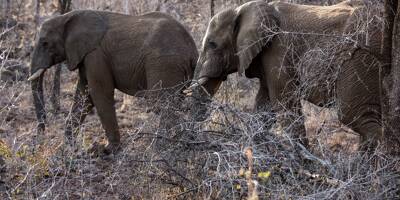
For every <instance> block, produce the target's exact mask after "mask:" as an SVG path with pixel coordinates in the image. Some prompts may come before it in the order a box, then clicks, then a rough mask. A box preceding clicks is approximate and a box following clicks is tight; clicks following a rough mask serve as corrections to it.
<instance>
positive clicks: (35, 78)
mask: <svg viewBox="0 0 400 200" xmlns="http://www.w3.org/2000/svg"><path fill="white" fill-rule="evenodd" d="M51 65H52V58H51V56H49V55H48V54H47V53H45V52H43V51H41V50H40V48H37V47H36V48H35V50H34V52H33V55H32V60H31V76H30V77H29V78H28V81H31V89H32V96H33V104H34V106H35V112H36V118H37V120H38V133H43V132H44V129H45V121H46V111H45V100H44V95H43V78H44V72H45V71H46V69H47V68H48V67H50V66H51Z"/></svg>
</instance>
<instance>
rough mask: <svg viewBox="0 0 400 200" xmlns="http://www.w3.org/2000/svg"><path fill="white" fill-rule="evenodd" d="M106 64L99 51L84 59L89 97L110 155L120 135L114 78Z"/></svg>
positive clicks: (117, 143)
mask: <svg viewBox="0 0 400 200" xmlns="http://www.w3.org/2000/svg"><path fill="white" fill-rule="evenodd" d="M106 63H107V62H106V61H105V59H104V57H103V54H102V53H101V52H99V51H94V52H92V53H91V54H89V55H87V56H86V58H85V68H86V77H87V80H88V85H89V93H90V97H91V98H92V101H93V104H94V106H95V107H96V110H97V113H98V115H99V117H100V121H101V124H102V126H103V128H104V130H105V132H106V136H107V139H108V145H107V149H106V153H111V152H115V151H117V150H118V149H119V145H120V134H119V130H118V123H117V116H116V113H115V107H114V103H115V101H114V88H115V86H114V78H113V73H112V72H111V71H110V68H109V67H108V66H107V64H106Z"/></svg>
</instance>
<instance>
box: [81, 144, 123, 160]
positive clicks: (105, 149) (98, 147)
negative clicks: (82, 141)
mask: <svg viewBox="0 0 400 200" xmlns="http://www.w3.org/2000/svg"><path fill="white" fill-rule="evenodd" d="M120 150H121V144H120V143H108V144H107V145H104V144H99V143H94V144H93V146H92V147H91V148H90V149H89V150H88V153H89V154H92V155H93V156H94V157H101V156H107V155H110V154H117V153H118V152H119V151H120Z"/></svg>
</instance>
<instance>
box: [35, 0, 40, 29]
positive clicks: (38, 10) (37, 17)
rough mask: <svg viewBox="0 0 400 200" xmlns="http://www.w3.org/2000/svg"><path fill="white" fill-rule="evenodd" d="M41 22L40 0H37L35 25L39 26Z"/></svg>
mask: <svg viewBox="0 0 400 200" xmlns="http://www.w3.org/2000/svg"><path fill="white" fill-rule="evenodd" d="M39 23H40V0H36V1H35V25H36V28H37V27H39Z"/></svg>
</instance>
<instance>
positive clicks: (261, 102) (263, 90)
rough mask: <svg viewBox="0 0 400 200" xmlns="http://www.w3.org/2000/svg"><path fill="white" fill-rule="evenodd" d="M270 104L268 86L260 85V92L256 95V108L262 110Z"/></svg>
mask: <svg viewBox="0 0 400 200" xmlns="http://www.w3.org/2000/svg"><path fill="white" fill-rule="evenodd" d="M269 104H270V99H269V95H268V88H267V87H265V86H263V85H260V89H258V93H257V96H256V102H255V106H254V110H262V109H264V108H265V107H266V106H268V105H269Z"/></svg>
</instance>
